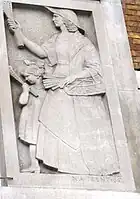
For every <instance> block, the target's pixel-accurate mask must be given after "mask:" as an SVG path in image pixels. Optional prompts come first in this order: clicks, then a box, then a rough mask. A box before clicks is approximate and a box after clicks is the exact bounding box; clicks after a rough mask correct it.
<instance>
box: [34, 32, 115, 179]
mask: <svg viewBox="0 0 140 199" xmlns="http://www.w3.org/2000/svg"><path fill="white" fill-rule="evenodd" d="M42 48H44V50H45V51H46V53H47V55H48V62H49V64H50V67H52V76H54V77H56V78H65V77H67V76H70V75H74V74H78V73H80V72H81V71H83V70H88V71H89V73H90V74H91V77H90V78H85V79H83V80H81V81H77V82H76V81H75V82H73V83H72V84H71V85H69V86H67V87H65V88H64V89H56V90H54V91H53V90H51V89H49V90H48V92H47V94H46V98H45V100H44V103H43V105H42V108H41V112H40V117H39V121H40V127H39V133H38V143H37V154H36V157H37V158H38V159H40V160H42V161H43V163H44V164H46V165H48V166H50V167H53V168H57V169H58V171H59V172H62V173H69V174H92V175H108V174H113V173H117V172H119V164H118V157H117V152H116V148H115V143H114V138H113V132H112V127H111V122H110V117H109V113H108V110H107V109H106V107H105V105H104V102H103V95H102V94H103V93H104V88H103V82H102V75H101V68H100V62H99V55H98V53H97V51H96V49H95V47H94V45H93V44H92V43H91V42H90V40H89V39H87V38H86V37H84V36H83V35H81V34H80V33H79V32H75V33H61V34H56V35H54V36H52V38H51V39H50V40H49V41H47V42H45V43H44V44H43V45H42Z"/></svg>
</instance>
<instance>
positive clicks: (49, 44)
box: [41, 34, 58, 66]
mask: <svg viewBox="0 0 140 199" xmlns="http://www.w3.org/2000/svg"><path fill="white" fill-rule="evenodd" d="M57 36H58V34H55V35H53V36H52V37H51V38H50V39H49V40H48V41H46V42H45V43H44V44H42V46H41V47H42V48H43V50H44V51H45V52H46V54H47V58H48V61H49V66H54V65H56V64H57V55H56V48H55V42H56V38H57Z"/></svg>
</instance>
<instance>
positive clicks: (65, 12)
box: [45, 6, 85, 34]
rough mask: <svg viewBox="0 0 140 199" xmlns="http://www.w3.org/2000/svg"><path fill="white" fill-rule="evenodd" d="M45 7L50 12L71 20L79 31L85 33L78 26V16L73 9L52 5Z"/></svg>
mask: <svg viewBox="0 0 140 199" xmlns="http://www.w3.org/2000/svg"><path fill="white" fill-rule="evenodd" d="M45 8H47V9H48V10H49V11H51V12H52V13H54V14H58V15H60V16H61V17H63V18H65V19H67V20H69V21H71V22H72V23H73V24H74V25H75V26H77V28H78V29H79V31H80V32H81V33H82V34H84V33H85V30H84V29H83V28H82V27H81V26H80V23H79V20H78V17H77V15H76V13H75V12H74V11H72V10H69V9H61V8H52V7H48V6H46V7H45Z"/></svg>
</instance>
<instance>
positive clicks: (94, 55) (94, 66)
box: [84, 44, 102, 79]
mask: <svg viewBox="0 0 140 199" xmlns="http://www.w3.org/2000/svg"><path fill="white" fill-rule="evenodd" d="M84 58H85V59H84V69H86V70H88V71H89V73H90V74H91V76H92V77H93V79H95V77H97V76H98V77H100V78H102V73H101V66H100V58H99V53H98V52H97V50H96V48H95V46H94V45H93V44H89V45H87V46H86V47H85V51H84Z"/></svg>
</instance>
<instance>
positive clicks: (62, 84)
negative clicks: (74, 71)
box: [59, 75, 77, 88]
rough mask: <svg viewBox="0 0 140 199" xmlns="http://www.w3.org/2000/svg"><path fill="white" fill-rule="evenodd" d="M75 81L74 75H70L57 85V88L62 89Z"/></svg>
mask: <svg viewBox="0 0 140 199" xmlns="http://www.w3.org/2000/svg"><path fill="white" fill-rule="evenodd" d="M76 79H77V76H76V75H70V76H68V77H66V78H65V79H64V80H62V81H61V82H60V83H59V87H60V88H64V87H65V86H67V85H69V84H72V83H73V82H74V81H75V80H76Z"/></svg>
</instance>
